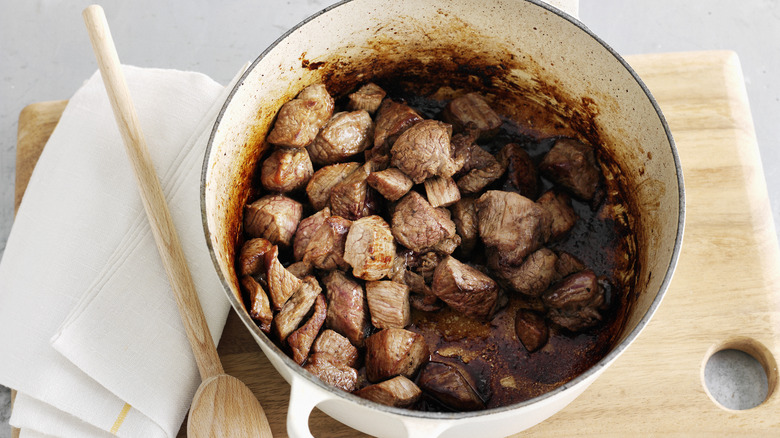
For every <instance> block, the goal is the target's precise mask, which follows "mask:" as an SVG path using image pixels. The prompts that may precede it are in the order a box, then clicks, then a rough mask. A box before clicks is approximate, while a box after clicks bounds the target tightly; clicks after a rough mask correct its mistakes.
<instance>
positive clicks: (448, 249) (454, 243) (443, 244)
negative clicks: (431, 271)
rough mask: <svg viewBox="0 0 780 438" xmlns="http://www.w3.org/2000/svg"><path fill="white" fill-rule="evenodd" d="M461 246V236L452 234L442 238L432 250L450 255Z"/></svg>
mask: <svg viewBox="0 0 780 438" xmlns="http://www.w3.org/2000/svg"><path fill="white" fill-rule="evenodd" d="M459 246H460V236H458V235H457V234H453V235H452V236H449V237H445V238H444V239H442V240H440V241H439V243H437V244H436V245H433V246H432V247H431V250H433V251H436V252H439V253H441V254H446V255H450V254H452V253H453V252H455V250H456V249H458V247H459Z"/></svg>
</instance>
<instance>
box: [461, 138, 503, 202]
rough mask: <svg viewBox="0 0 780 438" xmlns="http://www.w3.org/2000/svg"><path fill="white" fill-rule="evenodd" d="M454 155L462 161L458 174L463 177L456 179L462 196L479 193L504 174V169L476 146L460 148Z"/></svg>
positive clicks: (486, 152) (492, 157)
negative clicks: (461, 158) (461, 174)
mask: <svg viewBox="0 0 780 438" xmlns="http://www.w3.org/2000/svg"><path fill="white" fill-rule="evenodd" d="M456 154H457V156H459V157H463V160H464V163H463V167H462V168H461V170H460V172H461V173H465V175H463V176H461V177H460V178H458V189H460V191H461V192H462V193H464V194H475V193H478V192H481V191H482V189H484V188H485V187H487V186H488V185H489V184H491V183H492V182H493V181H496V180H498V179H499V178H500V177H501V175H503V174H504V170H505V167H504V166H503V165H502V164H501V163H500V162H499V161H498V160H496V157H494V156H493V154H491V153H490V152H488V151H486V150H484V149H482V148H481V147H480V146H479V145H477V144H472V145H469V146H465V147H463V146H461V147H459V148H458V150H456Z"/></svg>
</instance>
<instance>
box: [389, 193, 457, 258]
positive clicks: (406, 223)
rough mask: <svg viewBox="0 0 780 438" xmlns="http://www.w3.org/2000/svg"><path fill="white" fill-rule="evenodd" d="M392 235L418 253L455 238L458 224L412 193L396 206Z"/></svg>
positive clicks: (418, 195)
mask: <svg viewBox="0 0 780 438" xmlns="http://www.w3.org/2000/svg"><path fill="white" fill-rule="evenodd" d="M391 223H392V230H393V236H395V238H396V239H397V240H398V242H399V243H400V244H401V245H403V246H405V247H407V248H409V249H411V250H412V251H415V252H420V251H423V250H425V249H427V248H431V247H433V246H435V245H436V244H438V243H439V242H440V241H442V240H444V239H446V238H451V237H453V236H454V235H455V223H454V222H453V221H452V220H451V219H450V218H449V215H448V214H446V213H445V212H444V211H442V210H439V209H436V208H433V206H431V204H429V203H428V201H426V200H425V198H423V197H422V196H421V195H420V194H419V193H417V192H414V191H412V192H409V194H407V195H406V196H404V197H403V198H402V199H401V200H400V201H398V204H396V206H395V210H394V212H393V216H392V221H391Z"/></svg>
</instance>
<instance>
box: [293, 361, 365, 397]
mask: <svg viewBox="0 0 780 438" xmlns="http://www.w3.org/2000/svg"><path fill="white" fill-rule="evenodd" d="M303 369H305V370H306V371H308V372H310V373H312V374H314V375H315V376H317V377H319V378H320V380H322V381H323V382H325V383H327V384H328V385H331V386H335V387H336V388H339V389H342V390H344V391H347V392H352V391H354V390H355V386H357V378H358V375H357V370H356V369H354V368H352V367H349V366H347V365H344V364H343V363H341V362H340V361H339V360H337V359H335V358H334V357H333V356H331V355H329V354H328V353H314V354H312V355H311V356H309V360H308V361H306V365H304V366H303Z"/></svg>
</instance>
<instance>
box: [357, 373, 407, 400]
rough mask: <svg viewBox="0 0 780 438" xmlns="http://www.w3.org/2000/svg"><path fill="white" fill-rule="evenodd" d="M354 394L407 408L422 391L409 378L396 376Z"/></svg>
mask: <svg viewBox="0 0 780 438" xmlns="http://www.w3.org/2000/svg"><path fill="white" fill-rule="evenodd" d="M355 395H357V396H358V397H363V398H364V399H367V400H371V401H373V402H376V403H381V404H383V405H387V406H395V407H396V408H408V407H409V406H411V405H413V404H414V403H415V402H417V400H419V399H420V396H421V395H422V391H420V388H418V387H417V385H415V384H414V382H412V381H411V380H409V379H407V378H406V377H404V376H396V377H393V378H392V379H390V380H385V381H384V382H380V383H375V384H373V385H369V386H366V387H365V388H361V389H359V390H357V391H355Z"/></svg>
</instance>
